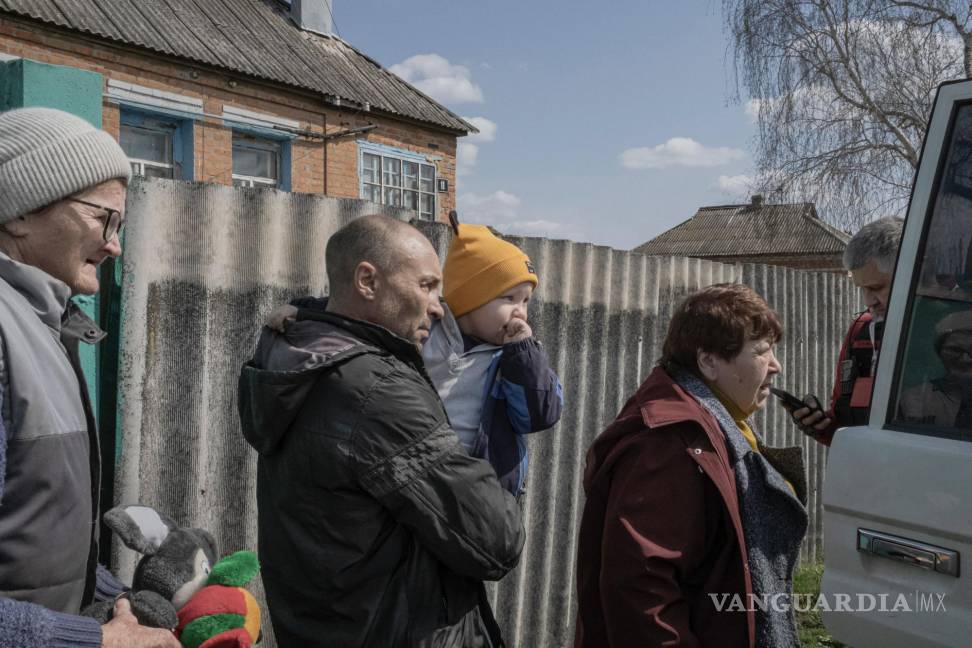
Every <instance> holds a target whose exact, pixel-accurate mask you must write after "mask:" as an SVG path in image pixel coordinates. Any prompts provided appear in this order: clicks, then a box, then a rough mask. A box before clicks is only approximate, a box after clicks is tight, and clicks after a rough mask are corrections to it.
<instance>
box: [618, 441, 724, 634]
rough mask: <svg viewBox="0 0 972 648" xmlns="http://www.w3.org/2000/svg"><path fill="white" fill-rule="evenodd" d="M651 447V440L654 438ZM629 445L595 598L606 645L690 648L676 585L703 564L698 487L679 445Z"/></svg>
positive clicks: (699, 479) (694, 469) (701, 479)
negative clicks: (598, 599) (598, 595)
mask: <svg viewBox="0 0 972 648" xmlns="http://www.w3.org/2000/svg"><path fill="white" fill-rule="evenodd" d="M656 440H657V439H656ZM651 441H652V439H651V438H650V437H644V438H643V440H641V441H639V442H637V443H634V444H633V445H632V447H631V448H629V449H628V451H627V452H626V453H625V455H624V456H623V457H622V458H621V459H620V460H619V461H618V464H617V465H616V467H615V469H614V474H613V478H612V480H611V489H610V494H609V496H608V501H607V508H606V511H605V517H604V531H603V537H602V545H601V547H602V554H603V555H602V556H601V561H602V563H601V574H600V583H601V586H600V592H601V597H602V607H603V613H604V622H605V625H606V629H607V634H608V637H609V638H610V644H611V645H612V646H698V645H699V642H698V639H697V638H696V637H695V635H694V634H693V633H692V630H691V626H690V621H691V620H690V618H689V613H690V609H689V608H690V605H689V601H687V600H686V598H685V597H684V596H683V592H682V589H681V585H680V579H681V578H682V577H684V575H686V574H690V573H692V572H693V571H694V570H695V569H696V568H697V567H698V565H699V563H700V562H701V561H702V560H703V559H704V558H705V537H706V529H705V510H706V506H705V490H704V489H705V480H706V479H707V478H706V477H705V476H704V475H703V474H701V473H700V471H699V469H698V466H697V464H696V463H695V462H694V461H692V459H691V458H690V457H689V456H688V454H687V453H686V451H685V448H684V446H683V445H681V444H679V443H651Z"/></svg>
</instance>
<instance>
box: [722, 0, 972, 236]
mask: <svg viewBox="0 0 972 648" xmlns="http://www.w3.org/2000/svg"><path fill="white" fill-rule="evenodd" d="M723 7H724V16H725V21H726V28H727V31H728V32H729V34H730V36H731V50H732V54H733V59H732V60H733V61H734V66H733V71H734V74H735V77H734V84H733V85H734V88H735V94H734V98H735V99H736V100H737V101H738V100H741V99H745V98H748V99H749V102H750V103H749V107H748V109H749V110H750V111H751V112H753V113H754V114H755V115H756V125H757V136H756V138H755V142H754V147H755V151H754V153H755V155H754V159H755V166H756V168H755V172H756V176H757V177H758V178H759V187H757V188H759V189H762V190H763V191H764V192H765V193H768V194H770V195H771V196H772V197H773V198H775V199H779V200H794V201H801V202H802V201H805V200H807V199H809V198H812V199H813V200H814V201H816V202H817V206H818V211H819V213H820V214H821V216H822V217H824V218H826V219H827V220H829V221H830V222H832V223H834V224H835V225H837V226H838V227H841V228H842V229H849V228H856V227H858V226H860V225H861V224H863V223H864V222H866V221H867V220H869V219H870V218H873V217H874V216H876V215H884V214H885V213H887V212H886V210H888V209H893V210H899V211H901V210H903V209H904V207H905V205H906V203H907V200H908V192H909V190H910V183H911V179H912V175H913V174H914V170H915V168H916V166H917V164H918V155H919V151H920V149H921V142H922V139H923V137H924V133H925V128H926V122H927V118H928V115H929V113H930V110H931V104H932V101H933V100H934V94H935V90H936V89H937V87H938V85H939V84H940V83H942V82H944V81H947V80H950V79H955V78H963V77H964V78H968V77H972V25H970V21H972V3H969V2H962V1H960V0H723Z"/></svg>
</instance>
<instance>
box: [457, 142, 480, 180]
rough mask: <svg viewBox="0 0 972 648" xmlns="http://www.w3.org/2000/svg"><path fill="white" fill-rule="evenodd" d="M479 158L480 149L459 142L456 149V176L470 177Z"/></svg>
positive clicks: (473, 145)
mask: <svg viewBox="0 0 972 648" xmlns="http://www.w3.org/2000/svg"><path fill="white" fill-rule="evenodd" d="M478 158H479V147H478V146H477V145H475V144H469V143H467V142H459V146H458V147H457V148H456V175H469V174H470V173H471V172H472V169H473V167H474V166H476V160H477V159H478Z"/></svg>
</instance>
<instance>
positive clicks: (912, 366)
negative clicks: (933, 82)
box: [891, 105, 972, 441]
mask: <svg viewBox="0 0 972 648" xmlns="http://www.w3.org/2000/svg"><path fill="white" fill-rule="evenodd" d="M936 182H937V187H936V189H935V193H934V198H933V200H932V202H931V205H932V211H931V214H930V217H929V218H928V219H927V220H926V224H925V232H924V238H923V241H922V247H921V248H919V254H918V258H919V264H920V265H919V267H918V271H917V273H916V276H917V281H916V282H915V284H914V286H913V287H912V294H911V295H910V296H909V299H910V303H911V308H910V309H909V311H908V313H909V315H908V316H909V318H910V321H909V323H908V326H907V330H906V334H905V340H906V343H905V348H904V355H903V356H902V365H901V369H900V370H899V371H898V372H897V375H896V384H895V386H894V391H893V392H892V393H894V394H896V398H895V400H894V403H895V404H894V407H893V409H892V412H891V414H892V416H891V422H892V427H894V428H895V429H900V430H903V431H907V432H914V433H918V434H927V435H932V436H940V437H948V438H953V439H962V440H966V441H972V105H965V106H961V107H960V108H959V109H958V110H957V111H956V113H955V115H954V116H953V122H952V128H951V132H950V135H949V140H948V145H947V149H946V153H945V163H944V165H943V166H942V168H941V169H940V172H939V175H938V178H937V180H936Z"/></svg>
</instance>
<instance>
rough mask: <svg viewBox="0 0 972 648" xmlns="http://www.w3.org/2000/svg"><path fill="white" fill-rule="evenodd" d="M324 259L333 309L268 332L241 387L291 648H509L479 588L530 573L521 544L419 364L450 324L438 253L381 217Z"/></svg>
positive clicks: (263, 544) (269, 581) (482, 467)
mask: <svg viewBox="0 0 972 648" xmlns="http://www.w3.org/2000/svg"><path fill="white" fill-rule="evenodd" d="M326 257H327V273H328V283H329V285H330V298H329V301H328V304H327V310H326V311H325V312H321V313H317V314H315V315H313V316H312V317H310V318H306V319H303V320H301V321H299V322H296V323H295V324H293V325H291V326H289V327H288V328H287V330H286V332H285V333H282V334H280V333H276V332H272V331H270V330H269V329H264V331H263V333H262V336H261V338H260V342H259V344H258V347H257V350H256V353H255V356H254V358H253V359H252V360H251V361H250V362H249V363H247V365H246V366H245V367H244V368H243V372H242V375H241V376H240V418H241V420H242V425H243V433H244V435H245V436H246V439H247V440H248V441H249V443H250V444H251V445H252V446H253V447H254V448H256V449H257V451H258V452H259V460H258V473H257V501H258V505H259V546H260V559H261V562H262V564H263V580H264V584H265V586H266V592H267V603H268V606H269V609H270V616H271V619H272V621H273V628H274V633H275V635H276V638H277V641H278V643H279V644H280V645H281V646H283V647H291V646H294V647H296V646H301V647H304V646H329V647H333V648H337V647H351V646H355V647H358V646H362V647H364V646H376V647H378V646H380V647H383V648H385V647H388V648H391V647H397V646H421V647H433V646H434V647H440V646H441V647H455V648H460V647H462V648H465V647H468V646H483V647H485V648H489V647H493V648H496V647H498V646H500V645H502V639H501V637H500V636H499V631H498V628H497V626H496V623H495V620H494V619H493V617H492V613H491V611H490V610H489V606H488V605H487V604H486V599H485V594H484V588H483V583H482V581H483V580H496V579H499V578H501V577H502V576H503V575H504V574H506V573H507V572H508V571H509V570H510V569H512V568H513V567H514V566H515V565H516V563H517V560H518V558H519V554H520V550H521V549H522V546H523V541H524V531H523V525H522V521H521V520H520V513H519V508H518V506H517V504H516V500H515V499H514V498H513V496H512V495H510V494H509V493H508V492H507V491H505V490H504V489H503V488H502V487H501V486H500V484H499V481H498V480H497V478H496V474H495V472H494V471H493V469H492V468H491V467H490V465H489V464H488V463H487V462H485V461H482V460H479V459H474V458H472V457H470V456H469V455H467V454H466V453H465V452H464V451H463V450H462V448H461V447H460V445H459V441H458V438H457V437H456V434H455V432H454V431H453V430H452V428H451V427H450V425H449V420H448V417H447V416H446V413H445V410H444V408H443V406H442V402H441V401H440V400H439V397H438V394H437V393H436V391H435V388H434V387H433V386H432V383H431V382H430V381H429V378H428V376H427V374H426V373H425V370H424V368H423V365H422V359H421V356H420V354H419V349H420V347H421V344H422V342H423V341H424V340H425V339H426V338H427V337H428V333H429V328H430V327H431V324H432V319H433V318H437V317H439V316H441V314H442V310H441V306H440V305H439V289H440V283H441V270H440V266H439V261H438V257H437V256H436V254H435V250H434V249H433V248H432V246H431V245H430V244H429V242H428V240H426V239H425V237H424V236H423V235H422V234H421V233H420V232H418V230H416V229H414V228H413V227H411V226H410V225H407V224H405V223H401V222H399V221H396V220H393V219H390V218H386V217H383V216H367V217H364V218H361V219H358V220H356V221H354V222H352V223H351V224H349V225H347V226H346V227H344V228H342V229H341V230H339V231H338V232H337V233H335V234H334V236H332V237H331V240H330V241H329V242H328V245H327V250H326Z"/></svg>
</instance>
